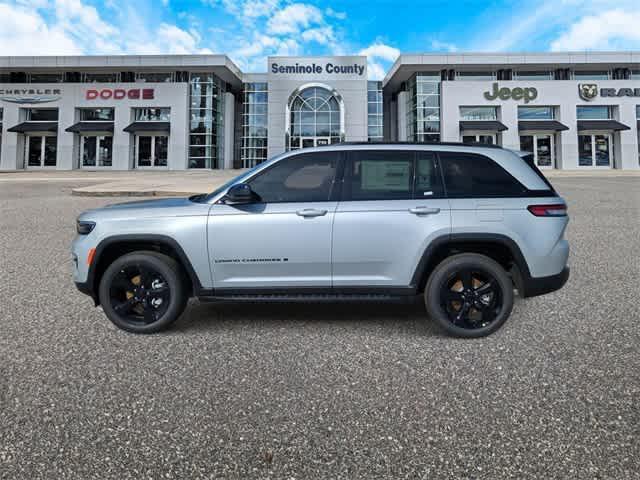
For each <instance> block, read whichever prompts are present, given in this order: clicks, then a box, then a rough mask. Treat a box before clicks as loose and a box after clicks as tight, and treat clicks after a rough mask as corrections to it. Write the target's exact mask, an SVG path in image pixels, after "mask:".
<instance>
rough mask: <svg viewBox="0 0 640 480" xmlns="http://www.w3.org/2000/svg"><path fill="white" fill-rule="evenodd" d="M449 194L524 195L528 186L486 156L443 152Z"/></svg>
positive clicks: (474, 195) (483, 195)
mask: <svg viewBox="0 0 640 480" xmlns="http://www.w3.org/2000/svg"><path fill="white" fill-rule="evenodd" d="M439 158H440V164H441V165H442V173H443V176H444V183H445V187H446V190H447V195H448V196H449V197H451V198H461V197H475V198H483V197H484V198H487V197H521V196H524V195H526V194H527V188H526V187H525V186H524V185H522V184H521V183H520V182H519V181H518V180H516V179H515V178H514V177H513V176H512V175H511V174H510V173H509V172H507V171H506V170H505V169H504V168H502V167H501V166H500V165H498V164H497V163H496V162H494V161H493V160H491V159H490V158H488V157H485V156H484V155H478V154H474V153H457V152H440V153H439Z"/></svg>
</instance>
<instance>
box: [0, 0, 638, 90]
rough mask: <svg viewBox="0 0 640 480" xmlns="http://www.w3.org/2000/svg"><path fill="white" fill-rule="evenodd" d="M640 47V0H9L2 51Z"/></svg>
mask: <svg viewBox="0 0 640 480" xmlns="http://www.w3.org/2000/svg"><path fill="white" fill-rule="evenodd" d="M567 50H571V51H583V50H640V0H616V1H615V2H614V1H612V0H538V1H529V0H525V1H520V2H515V1H501V0H482V1H476V0H466V1H462V2H454V1H444V0H427V1H425V0H423V1H416V2H411V1H409V0H404V1H398V0H357V1H347V0H341V1H333V0H331V1H325V2H321V1H315V0H309V1H307V0H299V1H297V0H189V1H187V0H12V1H7V0H0V52H1V53H0V54H1V55H105V54H106V55H118V54H191V53H224V54H227V55H228V56H229V57H230V58H231V59H232V60H233V61H234V62H235V63H236V64H237V65H238V66H239V67H240V68H241V69H242V70H243V71H245V72H264V71H266V69H267V62H266V57H267V56H269V55H355V54H359V55H367V56H368V65H369V66H368V71H369V77H370V78H371V79H381V78H382V77H383V76H384V73H385V72H386V71H387V70H388V69H389V67H390V65H391V64H392V63H393V62H394V61H395V59H396V57H397V56H398V55H399V53H400V52H403V53H415V52H522V51H567Z"/></svg>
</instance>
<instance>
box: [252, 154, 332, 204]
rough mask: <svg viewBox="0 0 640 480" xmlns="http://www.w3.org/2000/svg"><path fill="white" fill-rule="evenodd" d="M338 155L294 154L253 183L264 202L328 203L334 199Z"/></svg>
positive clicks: (262, 174)
mask: <svg viewBox="0 0 640 480" xmlns="http://www.w3.org/2000/svg"><path fill="white" fill-rule="evenodd" d="M336 160H337V155H336V154H335V153H332V152H326V153H309V154H302V155H294V156H292V157H288V158H286V159H284V160H281V161H279V162H277V163H276V164H275V165H273V166H272V167H270V168H268V169H267V170H266V171H265V172H263V173H261V174H259V175H258V176H257V177H256V178H254V179H253V180H250V181H249V185H251V189H252V190H253V191H254V192H255V193H256V194H257V195H258V196H259V198H260V201H261V202H263V203H282V202H326V201H328V200H329V198H330V196H331V191H332V188H333V180H334V178H335V174H336V165H337V161H336Z"/></svg>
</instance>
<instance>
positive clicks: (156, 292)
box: [98, 251, 188, 333]
mask: <svg viewBox="0 0 640 480" xmlns="http://www.w3.org/2000/svg"><path fill="white" fill-rule="evenodd" d="M98 294H99V296H100V303H101V304H102V309H103V310H104V313H105V314H106V315H107V317H108V318H109V320H111V321H112V322H113V323H114V324H115V325H116V326H117V327H119V328H121V329H123V330H127V331H128V332H133V333H155V332H158V331H160V330H163V329H165V328H167V327H168V326H169V325H170V324H171V323H173V322H174V321H175V320H176V319H177V318H178V317H179V316H180V315H181V314H182V312H183V311H184V308H185V306H186V304H187V300H188V297H187V293H186V289H185V282H184V275H183V273H182V269H181V268H180V265H179V264H178V263H177V262H176V261H175V260H174V259H173V258H171V257H168V256H166V255H163V254H160V253H157V252H150V251H141V252H133V253H129V254H127V255H124V256H122V257H120V258H118V259H117V260H115V261H114V262H113V263H112V264H111V265H109V267H107V269H106V271H105V272H104V275H103V276H102V279H101V280H100V287H99V291H98Z"/></svg>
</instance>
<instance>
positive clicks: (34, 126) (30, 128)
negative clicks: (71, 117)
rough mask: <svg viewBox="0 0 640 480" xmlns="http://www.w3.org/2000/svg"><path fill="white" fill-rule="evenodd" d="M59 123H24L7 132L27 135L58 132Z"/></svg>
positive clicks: (8, 129)
mask: <svg viewBox="0 0 640 480" xmlns="http://www.w3.org/2000/svg"><path fill="white" fill-rule="evenodd" d="M57 131H58V122H22V123H19V124H18V125H16V126H14V127H11V128H7V132H17V133H27V132H57Z"/></svg>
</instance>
